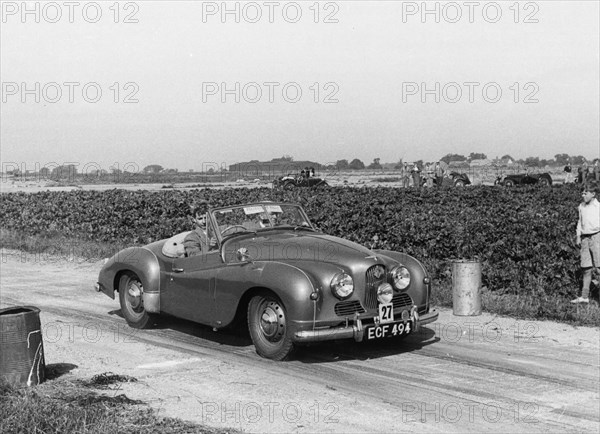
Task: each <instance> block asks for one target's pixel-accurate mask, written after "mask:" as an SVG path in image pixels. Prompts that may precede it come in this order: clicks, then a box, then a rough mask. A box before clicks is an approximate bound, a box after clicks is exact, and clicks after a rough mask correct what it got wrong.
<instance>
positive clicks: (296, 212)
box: [213, 204, 312, 237]
mask: <svg viewBox="0 0 600 434" xmlns="http://www.w3.org/2000/svg"><path fill="white" fill-rule="evenodd" d="M213 216H214V218H215V221H216V223H217V227H218V229H219V232H220V233H221V236H222V237H226V236H228V235H231V234H232V233H237V232H257V231H261V230H266V229H274V228H275V229H276V228H278V227H290V226H291V227H294V228H312V225H311V224H310V221H309V220H308V218H307V217H306V215H305V214H304V212H303V211H302V208H300V207H299V206H297V205H285V204H253V205H244V206H236V207H231V208H224V209H219V210H215V211H213Z"/></svg>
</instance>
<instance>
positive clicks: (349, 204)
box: [0, 185, 580, 296]
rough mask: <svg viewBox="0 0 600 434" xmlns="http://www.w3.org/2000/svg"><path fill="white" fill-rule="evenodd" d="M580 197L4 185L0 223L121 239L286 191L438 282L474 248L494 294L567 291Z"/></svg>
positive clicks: (573, 286)
mask: <svg viewBox="0 0 600 434" xmlns="http://www.w3.org/2000/svg"><path fill="white" fill-rule="evenodd" d="M579 198H580V195H579V190H578V189H577V187H576V186H572V185H564V186H555V187H553V188H539V187H535V186H534V187H523V188H513V189H507V188H502V187H487V186H480V187H469V188H464V189H458V188H454V189H421V190H412V189H411V190H404V189H394V188H387V187H377V188H323V189H319V190H309V189H296V190H293V191H287V192H286V191H276V190H272V189H269V188H262V189H225V190H209V189H204V190H192V191H181V190H171V191H161V192H148V191H135V192H132V191H124V190H110V191H104V192H97V191H74V192H42V193H35V194H26V193H11V194H4V195H2V206H1V207H0V219H1V220H2V222H3V228H2V229H4V230H6V231H8V232H9V233H12V234H14V233H17V234H19V235H21V236H35V237H55V236H60V237H61V238H65V237H66V238H69V239H77V240H81V241H86V242H88V241H89V242H101V243H110V244H113V245H118V246H127V245H132V244H146V243H149V242H152V241H156V240H159V239H162V238H167V237H169V236H171V235H173V234H175V233H178V232H182V231H184V230H188V229H189V228H188V223H187V220H186V216H187V213H188V210H189V204H190V203H191V202H193V201H194V200H198V199H206V200H208V201H209V202H210V203H211V204H212V205H213V206H214V207H218V206H223V205H230V204H239V203H244V202H251V201H256V200H273V201H292V202H297V203H300V204H302V205H303V206H304V207H305V209H306V211H307V213H308V215H309V216H310V217H311V218H312V220H313V222H314V223H315V224H316V225H317V226H318V227H319V228H320V229H321V230H322V231H323V232H325V233H328V234H330V235H335V236H339V237H343V238H346V239H349V240H352V241H355V242H357V243H360V244H363V245H366V246H368V247H371V248H385V249H391V250H400V251H405V252H407V253H409V254H412V255H414V256H415V257H417V258H419V259H421V260H423V261H425V262H426V263H427V264H428V266H429V269H430V272H431V273H432V277H433V279H434V280H436V281H437V283H438V284H442V285H443V284H446V285H447V284H448V282H449V274H448V273H447V270H448V265H447V262H446V261H447V259H449V258H457V257H461V258H464V257H477V258H479V259H480V260H481V261H482V264H483V278H484V281H483V284H484V286H486V287H487V289H488V290H490V291H493V292H494V293H496V294H497V295H502V294H526V293H527V294H559V295H563V296H573V295H575V293H576V291H577V289H578V287H579V284H578V278H577V276H576V274H575V273H576V271H577V268H578V258H579V255H578V251H577V249H576V248H575V245H574V243H573V238H574V233H575V225H576V221H577V205H578V203H579V200H580V199H579Z"/></svg>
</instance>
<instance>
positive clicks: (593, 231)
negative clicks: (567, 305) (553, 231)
mask: <svg viewBox="0 0 600 434" xmlns="http://www.w3.org/2000/svg"><path fill="white" fill-rule="evenodd" d="M598 194H600V186H599V184H598V183H588V184H585V186H584V187H583V192H582V193H581V196H582V197H583V202H581V204H579V220H578V221H577V245H578V246H580V249H581V250H580V251H581V269H582V270H583V287H582V290H581V297H577V298H576V299H575V300H571V303H589V302H590V299H589V295H590V283H591V282H592V271H593V270H594V268H596V269H597V270H599V271H600V202H598V199H597V198H596V195H598Z"/></svg>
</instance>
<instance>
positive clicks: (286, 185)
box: [283, 181, 295, 190]
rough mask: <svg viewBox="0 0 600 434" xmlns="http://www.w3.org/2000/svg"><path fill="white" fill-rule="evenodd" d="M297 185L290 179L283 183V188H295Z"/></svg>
mask: <svg viewBox="0 0 600 434" xmlns="http://www.w3.org/2000/svg"><path fill="white" fill-rule="evenodd" d="M294 187H295V184H294V182H293V181H288V182H286V183H285V184H283V189H284V190H293V189H294Z"/></svg>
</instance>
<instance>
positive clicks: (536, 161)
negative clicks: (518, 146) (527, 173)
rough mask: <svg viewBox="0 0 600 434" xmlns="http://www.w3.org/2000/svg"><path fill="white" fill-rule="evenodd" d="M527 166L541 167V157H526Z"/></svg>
mask: <svg viewBox="0 0 600 434" xmlns="http://www.w3.org/2000/svg"><path fill="white" fill-rule="evenodd" d="M525 166H529V167H539V166H540V158H539V157H527V158H525Z"/></svg>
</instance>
